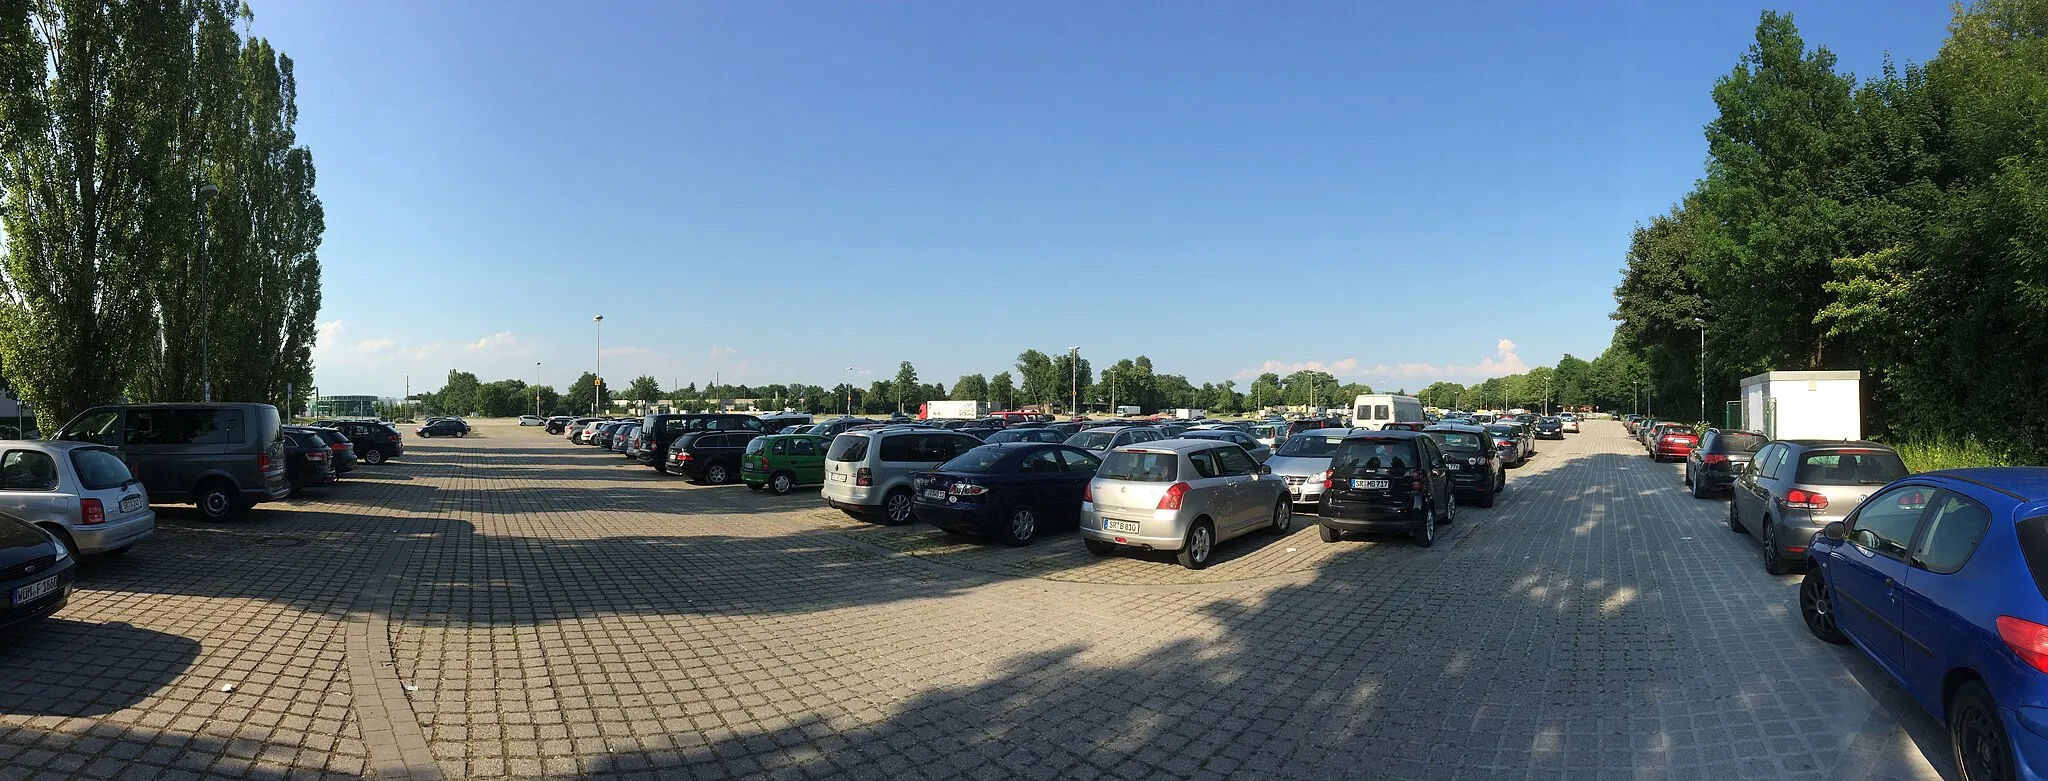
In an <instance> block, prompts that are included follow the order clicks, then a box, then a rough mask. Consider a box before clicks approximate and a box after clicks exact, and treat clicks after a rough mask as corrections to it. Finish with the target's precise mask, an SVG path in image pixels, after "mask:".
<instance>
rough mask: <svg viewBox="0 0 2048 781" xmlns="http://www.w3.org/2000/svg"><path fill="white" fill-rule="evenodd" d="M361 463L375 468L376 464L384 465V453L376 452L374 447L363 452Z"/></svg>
mask: <svg viewBox="0 0 2048 781" xmlns="http://www.w3.org/2000/svg"><path fill="white" fill-rule="evenodd" d="M363 463H365V464H369V465H370V466H376V465H378V464H381V463H384V451H382V450H378V449H377V448H374V447H373V448H370V449H369V450H366V451H364V452H363Z"/></svg>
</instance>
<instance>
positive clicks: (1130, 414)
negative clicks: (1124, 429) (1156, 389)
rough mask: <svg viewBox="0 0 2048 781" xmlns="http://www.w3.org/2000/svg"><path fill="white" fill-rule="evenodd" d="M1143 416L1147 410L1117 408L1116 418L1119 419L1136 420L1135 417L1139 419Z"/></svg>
mask: <svg viewBox="0 0 2048 781" xmlns="http://www.w3.org/2000/svg"><path fill="white" fill-rule="evenodd" d="M1143 414H1145V408H1144V407H1117V408H1116V416H1117V417H1119V418H1135V417H1137V416H1139V415H1143Z"/></svg>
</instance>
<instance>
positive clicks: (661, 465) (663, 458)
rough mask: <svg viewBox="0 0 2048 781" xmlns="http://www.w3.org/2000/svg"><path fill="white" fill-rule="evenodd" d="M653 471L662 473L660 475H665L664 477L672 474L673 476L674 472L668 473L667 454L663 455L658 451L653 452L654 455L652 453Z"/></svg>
mask: <svg viewBox="0 0 2048 781" xmlns="http://www.w3.org/2000/svg"><path fill="white" fill-rule="evenodd" d="M654 471H656V472H660V473H662V474H665V475H672V474H675V473H674V472H670V471H668V454H667V453H663V452H660V451H655V453H654Z"/></svg>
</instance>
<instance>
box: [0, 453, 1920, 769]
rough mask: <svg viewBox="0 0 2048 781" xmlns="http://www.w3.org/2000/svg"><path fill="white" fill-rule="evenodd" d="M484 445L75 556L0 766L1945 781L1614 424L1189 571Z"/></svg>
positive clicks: (1779, 586)
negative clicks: (1385, 520) (1397, 534)
mask: <svg viewBox="0 0 2048 781" xmlns="http://www.w3.org/2000/svg"><path fill="white" fill-rule="evenodd" d="M480 433H481V435H480V436H477V437H471V438H467V439H462V440H444V439H436V440H430V441H419V440H411V441H409V444H408V447H409V448H410V449H409V450H408V452H407V454H406V456H405V458H403V459H401V460H400V461H397V462H394V463H391V464H387V465H385V466H383V467H378V468H369V467H365V468H363V469H362V470H359V471H358V472H357V473H356V475H355V476H354V477H353V479H352V481H351V483H350V484H344V485H340V486H335V487H331V488H328V489H324V490H321V491H317V492H309V494H311V495H308V496H305V497H302V498H298V499H294V500H293V501H292V502H290V503H287V504H285V505H281V506H278V507H276V508H275V509H270V510H265V511H261V512H257V513H254V514H252V515H250V516H249V517H248V518H247V519H245V520H242V521H239V522H235V523H230V524H225V525H217V526H216V525H207V524H204V523H202V522H200V521H198V520H197V518H196V517H194V516H192V515H191V514H189V513H187V512H182V511H179V510H176V509H171V508H166V509H165V511H164V512H163V513H162V516H163V517H162V521H161V523H162V531H161V532H160V534H159V536H158V537H157V538H155V539H152V540H150V541H148V542H146V543H145V544H144V545H143V546H140V547H138V548H137V550H136V551H135V552H134V553H132V554H131V555H130V556H129V557H127V558H126V559H123V560H104V561H88V562H87V563H86V566H85V567H84V570H83V572H82V575H81V578H80V583H81V587H82V590H81V591H80V592H79V593H78V594H77V595H76V596H74V598H73V600H72V604H71V606H70V607H69V608H67V609H66V610H65V611H64V612H63V613H61V614H59V616H58V618H57V620H55V621H52V622H48V623H45V624H43V625H40V626H38V627H36V628H35V629H33V630H32V631H29V632H26V633H22V634H20V635H17V636H13V637H4V638H0V779H12V778H18V777H93V778H109V777H130V778H150V779H158V778H179V777H253V778H317V777H323V776H325V777H359V776H364V775H371V776H374V777H378V778H403V777H418V778H430V777H435V776H440V777H446V778H497V777H508V776H520V777H527V776H531V777H555V778H562V777H582V776H592V777H615V776H616V777H633V776H647V777H674V778H733V777H741V778H746V777H768V778H792V779H794V778H814V777H816V778H855V779H866V778H873V779H899V778H953V777H960V778H1008V777H1021V778H1076V779H1086V778H1130V779H1137V778H1155V777H1156V778H1220V777H1225V776H1238V777H1259V778H1333V777H1384V778H1428V779H1440V778H1498V777H1510V778H1564V777H1571V778H1574V779H1607V778H1616V779H1620V778H1630V779H1635V778H1701V779H1733V778H1759V779H1761V778H1845V779H1851V778H1853V779H1862V778H1872V777H1899V778H1933V777H1941V776H1944V775H1948V774H1949V773H1948V771H1947V770H1946V769H1945V767H1944V766H1945V765H1946V761H1945V759H1942V757H1943V755H1944V753H1945V748H1944V747H1945V745H1946V744H1945V742H1944V740H1943V738H1942V736H1941V733H1940V728H1939V726H1938V725H1937V724H1935V722H1934V721H1933V719H1931V718H1930V717H1928V716H1926V715H1925V714H1923V713H1920V712H1919V711H1917V710H1915V708H1914V706H1913V705H1912V704H1911V703H1910V702H1909V701H1907V700H1906V699H1905V697H1904V695H1903V694H1902V693H1900V692H1899V691H1898V689H1897V688H1896V687H1895V686H1893V685H1892V684H1891V683H1890V682H1889V681H1888V680H1887V679H1885V678H1884V676H1883V674H1882V673H1880V672H1879V671H1878V670H1877V669H1876V668H1875V667H1874V666H1872V665H1871V664H1870V663H1869V662H1867V661H1865V660H1864V659H1862V658H1861V657H1859V656H1857V655H1856V654H1855V653H1854V652H1853V651H1849V650H1846V649H1842V648H1837V647H1833V646H1827V645H1824V644H1821V643H1819V642H1817V641H1814V640H1813V639H1811V638H1810V637H1809V636H1807V635H1806V633H1805V630H1804V628H1803V627H1802V626H1801V624H1800V622H1799V619H1798V617H1797V615H1796V595H1795V589H1796V582H1797V579H1796V578H1790V577H1788V578H1774V577H1770V576H1767V575H1765V574H1764V573H1763V572H1762V570H1761V567H1760V566H1759V564H1758V563H1757V556H1756V553H1755V549H1754V548H1753V547H1752V546H1751V545H1750V544H1749V543H1750V541H1749V540H1748V539H1747V538H1744V537H1737V536H1734V535H1732V534H1730V533H1729V532H1728V530H1727V527H1726V525H1725V524H1724V523H1723V522H1722V518H1723V517H1724V516H1723V513H1724V512H1725V510H1724V509H1723V508H1724V505H1723V504H1722V503H1720V502H1717V501H1716V502H1709V501H1697V500H1693V499H1691V498H1690V497H1688V496H1686V495H1685V494H1684V493H1682V492H1680V491H1679V490H1677V489H1678V485H1677V482H1678V481H1677V478H1676V467H1675V465H1669V464H1653V463H1651V462H1649V461H1648V459H1646V458H1644V457H1642V455H1641V451H1640V449H1638V448H1635V447H1634V446H1633V444H1632V443H1630V442H1629V441H1628V440H1626V439H1625V438H1623V437H1622V435H1621V433H1620V428H1619V426H1618V425H1617V424H1612V423H1596V424H1592V425H1591V426H1589V427H1588V432H1587V433H1585V434H1582V435H1578V436H1576V437H1574V438H1572V439H1570V440H1568V441H1566V442H1563V443H1556V442H1552V443H1544V449H1545V452H1544V453H1542V454H1541V455H1539V456H1538V457H1537V458H1536V459H1535V461H1534V462H1532V463H1531V464H1530V465H1529V466H1527V467H1525V468H1523V469H1520V470H1516V471H1514V472H1512V473H1511V477H1510V479H1509V486H1510V487H1509V490H1508V492H1507V493H1506V494H1504V495H1503V497H1502V501H1501V503H1500V504H1499V505H1498V506H1497V507H1495V508H1494V509H1491V510H1480V509H1477V508H1464V509H1463V510H1462V517H1461V518H1460V520H1459V521H1458V523H1457V524H1456V525H1455V526H1454V527H1452V529H1450V530H1449V534H1448V535H1446V536H1445V537H1444V538H1443V539H1440V540H1439V542H1438V544H1437V547H1435V548H1433V549H1430V550H1420V549H1416V548H1414V547H1412V546H1410V545H1408V544H1407V543H1406V542H1405V541H1404V540H1402V539H1400V538H1383V539H1377V540H1363V541H1345V542H1342V543H1337V544H1324V543H1322V542H1321V541H1320V540H1318V539H1317V538H1316V535H1315V533H1314V530H1313V529H1303V530H1302V531H1298V532H1297V533H1295V534H1293V535H1291V536H1289V537H1286V538H1273V537H1267V536H1254V537H1248V538H1241V539H1239V540H1237V541H1233V542H1230V543H1225V544H1224V546H1223V548H1222V550H1221V554H1222V556H1221V560H1220V561H1219V562H1218V563H1217V564H1215V565H1214V566H1213V567H1212V568H1210V569H1208V570H1205V571H1202V572H1193V573H1191V572H1187V571H1185V570H1181V569H1180V568H1178V567H1176V566H1174V565H1172V564H1170V563H1168V560H1166V559H1164V558H1143V557H1118V558H1112V559H1097V558H1095V557H1093V556H1090V555H1088V554H1086V553H1085V552H1082V551H1081V546H1080V543H1079V541H1078V540H1076V539H1075V538H1074V537H1073V535H1071V534H1057V535H1053V536H1052V537H1050V538H1048V539H1045V540H1042V541H1041V542H1040V543H1039V544H1038V545H1036V546H1033V547H1031V548H1026V549H1021V550H1012V549H1006V548H997V547H988V546H981V545H976V544H971V543H963V542H961V541H960V540H958V539H957V538H952V537H949V536H946V535H942V534H937V533H934V532H931V531H928V530H925V529H921V528H918V527H903V528H883V527H876V526H869V525H866V524H861V523H856V522H851V521H849V520H848V519H846V518H845V517H844V516H841V515H838V514H837V513H833V512H830V511H826V510H823V509H821V508H820V507H819V505H818V499H817V495H816V493H815V492H810V493H801V492H800V493H798V494H794V495H792V496H789V497H784V498H780V499H778V498H775V497H771V496H766V495H762V494H755V493H753V492H750V491H748V490H747V489H745V488H743V487H716V488H714V487H697V486H690V485H686V484H683V483H681V482H678V481H674V480H670V479H666V478H662V477H660V476H659V475H656V474H654V473H653V472H652V471H651V470H648V469H645V468H642V467H638V466H629V465H627V464H626V462H625V461H624V460H623V459H621V458H619V457H617V456H612V455H610V454H605V453H600V452H597V451H595V450H591V449H586V448H581V447H576V446H572V445H569V444H567V443H565V442H563V441H561V439H560V438H558V437H548V436H545V435H543V434H541V433H540V432H539V431H538V430H536V429H519V428H516V427H512V426H485V427H484V428H483V429H482V431H481V432H480Z"/></svg>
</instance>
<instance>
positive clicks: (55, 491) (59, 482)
mask: <svg viewBox="0 0 2048 781" xmlns="http://www.w3.org/2000/svg"><path fill="white" fill-rule="evenodd" d="M0 513H5V514H7V515H12V516H14V517H16V518H20V519H22V520H24V521H28V522H29V523H33V524H35V525H37V526H41V527H43V529H45V530H46V531H48V532H50V533H51V534H53V535H56V537H57V539H58V541H60V542H63V543H64V547H66V548H69V549H71V552H72V553H78V554H85V555H92V554H104V555H108V556H119V555H121V554H123V553H127V552H128V548H129V547H130V546H132V545H134V544H135V543H137V542H139V541H141V540H142V538H144V537H148V536H149V535H150V534H152V533H154V532H155V531H156V511H154V510H151V509H150V508H149V492H148V491H147V490H145V489H144V488H143V487H142V483H141V482H140V481H138V480H136V479H135V476H134V475H133V474H131V473H130V472H129V471H128V465H127V464H124V463H122V462H121V457H120V456H118V455H115V454H114V451H113V450H112V449H110V448H107V447H105V446H102V445H95V444H91V443H86V442H0Z"/></svg>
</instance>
